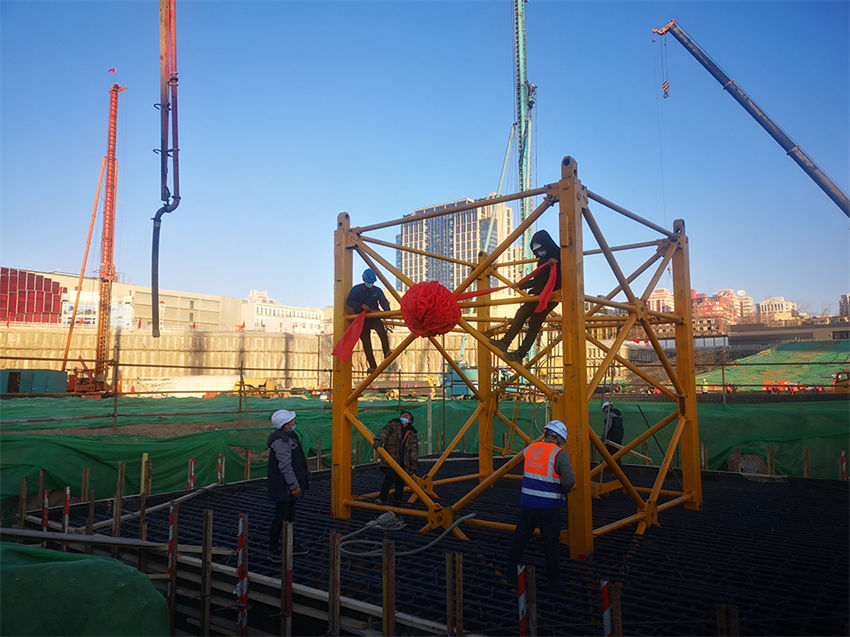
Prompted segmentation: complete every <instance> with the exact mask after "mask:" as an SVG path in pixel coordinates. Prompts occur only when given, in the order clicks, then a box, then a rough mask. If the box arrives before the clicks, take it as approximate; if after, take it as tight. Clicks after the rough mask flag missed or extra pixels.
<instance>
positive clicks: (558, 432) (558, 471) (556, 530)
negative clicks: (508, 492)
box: [508, 420, 576, 591]
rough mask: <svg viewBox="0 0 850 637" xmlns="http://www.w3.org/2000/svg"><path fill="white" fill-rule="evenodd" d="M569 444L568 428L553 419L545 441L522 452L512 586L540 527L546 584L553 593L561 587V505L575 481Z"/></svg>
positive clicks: (511, 560) (510, 576) (511, 558)
mask: <svg viewBox="0 0 850 637" xmlns="http://www.w3.org/2000/svg"><path fill="white" fill-rule="evenodd" d="M566 441H567V426H566V425H565V424H564V423H562V422H561V421H560V420H553V421H551V422H550V423H549V424H547V425H546V426H545V427H544V428H543V440H540V441H538V442H534V443H532V444H530V445H528V446H527V447H526V448H525V450H524V451H523V455H524V456H525V464H524V465H523V473H522V491H521V495H520V500H519V504H520V507H519V519H518V520H517V525H516V531H515V532H514V541H513V543H512V544H511V548H510V551H508V579H509V581H510V582H512V583H515V582H516V580H517V564H518V563H519V561H520V559H521V558H522V552H523V549H524V548H525V545H526V544H527V543H528V541H529V540H530V539H531V536H532V535H534V529H536V528H537V527H538V526H539V527H540V534H541V535H542V536H543V552H544V555H545V557H546V580H547V585H548V588H549V590H551V591H555V590H557V588H558V584H559V580H560V575H561V568H560V561H559V559H558V553H559V551H558V543H559V541H560V535H561V506H562V505H563V504H564V499H565V496H566V495H567V494H568V493H569V492H570V491H571V490H572V488H573V486H574V485H575V480H576V478H575V473H574V472H573V466H572V464H571V463H570V456H569V455H568V454H567V452H566V451H564V450H563V449H561V445H563V444H564V443H565V442H566Z"/></svg>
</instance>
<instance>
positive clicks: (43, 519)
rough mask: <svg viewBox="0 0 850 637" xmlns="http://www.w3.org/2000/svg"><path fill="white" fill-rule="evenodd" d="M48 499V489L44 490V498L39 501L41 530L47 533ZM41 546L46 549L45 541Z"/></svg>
mask: <svg viewBox="0 0 850 637" xmlns="http://www.w3.org/2000/svg"><path fill="white" fill-rule="evenodd" d="M49 499H50V489H45V490H44V498H43V499H42V501H41V530H42V531H44V532H45V533H46V532H47V502H48V500H49ZM41 546H42V547H44V548H47V540H42V542H41Z"/></svg>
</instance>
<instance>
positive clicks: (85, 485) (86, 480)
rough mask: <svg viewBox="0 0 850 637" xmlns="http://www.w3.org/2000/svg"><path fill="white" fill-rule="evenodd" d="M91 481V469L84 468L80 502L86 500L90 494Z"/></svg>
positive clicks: (81, 479) (81, 477)
mask: <svg viewBox="0 0 850 637" xmlns="http://www.w3.org/2000/svg"><path fill="white" fill-rule="evenodd" d="M90 480H91V469H90V468H89V467H83V470H82V475H81V476H80V500H85V499H86V494H88V492H89V482H90Z"/></svg>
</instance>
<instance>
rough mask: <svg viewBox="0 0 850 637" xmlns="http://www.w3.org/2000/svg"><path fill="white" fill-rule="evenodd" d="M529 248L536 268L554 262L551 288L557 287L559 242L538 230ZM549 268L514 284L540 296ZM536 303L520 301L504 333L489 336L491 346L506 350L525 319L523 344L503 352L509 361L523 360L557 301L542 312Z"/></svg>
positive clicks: (559, 268) (558, 278)
mask: <svg viewBox="0 0 850 637" xmlns="http://www.w3.org/2000/svg"><path fill="white" fill-rule="evenodd" d="M531 251H532V252H533V253H534V256H535V257H537V266H538V267H540V266H542V265H544V264H546V263H554V264H556V266H557V267H556V276H557V279H556V280H555V288H554V289H555V290H560V289H561V249H560V248H559V247H558V244H557V243H555V241H554V240H553V239H552V237H551V236H549V233H548V232H546V231H545V230H540V231H538V232H535V233H534V235H533V236H532V237H531ZM549 271H550V270H549V268H543V269H542V270H540V272H538V273H537V274H535V275H534V276H533V277H531V279H529V280H528V281H526V282H525V283H523V284H521V285H519V286H517V287H518V288H520V289H523V290H528V292H529V293H531V294H534V295H539V294H540V293H541V292H542V291H543V288H544V287H546V282H547V281H548V280H549ZM537 305H538V302H537V301H533V302H530V303H523V304H522V305H520V307H519V309H518V310H517V313H516V315H515V316H514V319H513V321H511V325H510V327H508V331H507V332H506V333H505V335H504V336H503V337H502V338H501V339H495V338H491V339H490V342H491V343H493V345H495V346H496V347H498V348H499V349H500V350H502V351H503V352H507V350H508V347H510V345H511V342H512V341H513V340H514V338H516V336H517V334H519V332H520V330H521V329H522V326H523V324H524V323H525V322H526V320H527V321H528V330H527V331H526V333H525V338H524V339H523V340H522V344H521V345H520V346H519V347H518V348H517V349H515V350H514V351H512V352H508V353H507V354H506V355H505V358H507V359H508V360H511V361H517V362H522V360H523V359H525V357H526V356H527V355H528V352H529V350H530V349H531V346H532V345H534V341H535V339H536V338H537V334H539V333H540V328H541V327H542V326H543V321H544V320H545V318H546V315H547V314H549V312H551V311H552V310H553V309H555V306H556V305H557V303H554V302H549V303H548V304H547V305H546V308H545V309H544V310H543V311H542V312H535V310H536V309H537Z"/></svg>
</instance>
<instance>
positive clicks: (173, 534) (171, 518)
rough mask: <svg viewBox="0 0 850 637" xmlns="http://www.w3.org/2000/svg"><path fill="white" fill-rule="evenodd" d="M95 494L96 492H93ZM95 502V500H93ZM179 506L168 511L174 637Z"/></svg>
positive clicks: (170, 621) (170, 619)
mask: <svg viewBox="0 0 850 637" xmlns="http://www.w3.org/2000/svg"><path fill="white" fill-rule="evenodd" d="M92 494H94V492H92ZM92 500H94V498H92ZM178 513H179V505H178V504H172V505H171V506H170V507H169V511H168V590H167V594H166V597H167V599H168V634H169V635H174V615H175V610H176V606H177V603H176V602H177V545H178V539H177V538H178V535H177V528H178Z"/></svg>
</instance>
